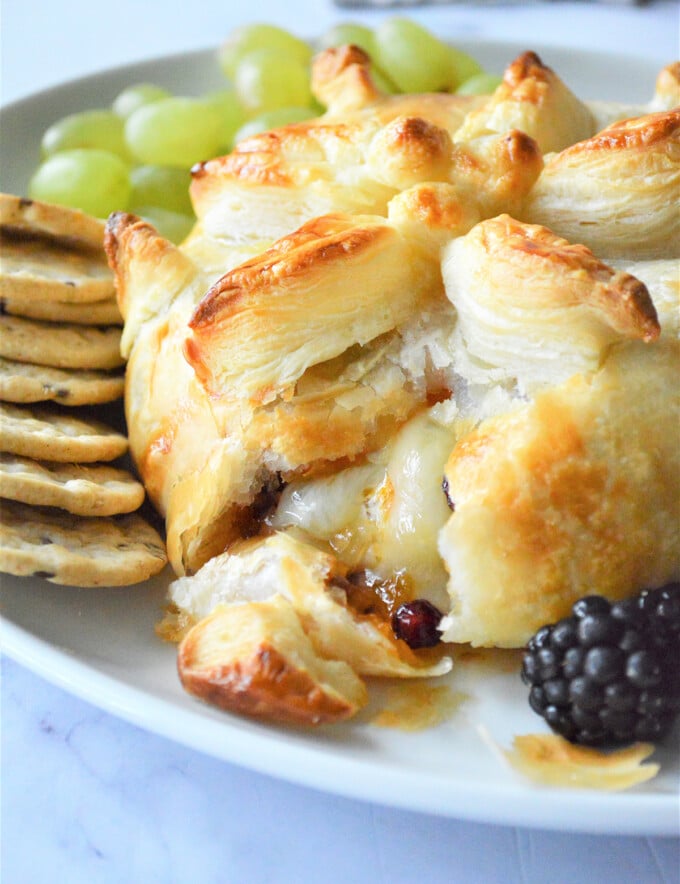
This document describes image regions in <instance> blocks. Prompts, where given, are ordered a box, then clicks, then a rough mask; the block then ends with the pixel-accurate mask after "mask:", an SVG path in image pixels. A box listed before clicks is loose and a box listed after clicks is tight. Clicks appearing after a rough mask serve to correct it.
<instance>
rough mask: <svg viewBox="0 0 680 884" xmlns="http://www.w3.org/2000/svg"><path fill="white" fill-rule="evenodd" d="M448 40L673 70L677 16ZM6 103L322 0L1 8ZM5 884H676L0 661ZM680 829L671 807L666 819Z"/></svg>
mask: <svg viewBox="0 0 680 884" xmlns="http://www.w3.org/2000/svg"><path fill="white" fill-rule="evenodd" d="M408 12H409V14H413V15H414V16H417V17H419V18H421V19H422V20H423V21H424V22H425V23H427V24H429V25H431V26H432V27H434V28H438V29H439V30H440V31H442V32H445V33H447V34H450V35H452V36H455V35H458V36H460V37H468V36H470V37H484V38H488V39H509V40H514V39H522V40H527V41H531V40H535V41H536V42H540V43H557V44H560V45H567V46H574V47H577V48H593V49H598V48H604V49H614V50H617V51H623V52H637V53H643V54H646V55H658V56H659V57H667V58H670V57H672V56H673V55H674V54H677V51H678V46H677V43H678V15H677V14H678V7H677V5H676V4H675V3H667V2H659V3H652V4H650V5H647V6H644V7H641V8H628V7H625V8H622V7H619V6H607V5H602V6H595V5H589V4H585V3H573V4H566V3H550V4H547V3H546V4H538V5H531V6H484V7H482V8H478V9H475V8H473V7H471V6H450V7H441V6H440V7H438V8H436V9H429V10H423V9H417V10H411V9H409V10H408ZM2 13H3V20H2V100H3V102H8V101H11V100H13V99H15V98H18V97H21V96H23V95H27V94H30V93H31V92H33V91H35V90H38V89H41V88H44V87H47V86H49V85H52V84H54V83H56V82H60V81H62V80H64V79H67V78H71V77H75V76H80V75H83V74H87V73H90V72H92V71H94V70H97V69H100V68H103V67H108V66H112V65H117V64H124V63H127V62H130V61H133V60H138V59H142V58H146V57H150V56H158V55H162V54H165V53H168V52H174V51H181V50H184V49H193V48H201V47H204V46H210V45H214V44H215V43H217V42H218V41H219V39H220V38H221V36H222V35H224V34H226V33H227V32H228V30H229V29H230V28H231V27H233V26H234V25H236V24H239V23H241V22H243V21H248V20H252V18H253V16H254V15H256V17H257V18H258V19H259V20H269V21H275V22H279V23H282V24H290V23H291V21H293V22H294V23H295V24H294V27H295V29H296V30H297V31H298V32H300V33H309V34H313V33H316V32H319V31H321V30H323V29H324V28H325V27H327V26H328V25H329V24H330V23H332V22H334V21H336V20H337V19H338V18H340V17H344V18H350V17H351V18H352V19H355V20H356V19H363V20H365V21H367V22H369V23H370V22H375V21H376V20H377V19H378V18H379V17H380V15H381V14H384V13H364V14H357V13H355V12H354V11H344V12H342V11H340V10H337V9H336V8H334V7H333V6H332V5H331V4H330V3H329V2H323V0H318V2H314V0H288V2H281V3H277V2H274V0H269V2H266V0H260V2H259V3H258V4H257V5H256V6H254V5H252V4H250V5H249V4H245V3H238V4H236V3H234V2H230V0H222V2H219V3H218V2H216V0H214V2H213V0H203V2H195V3H193V4H186V3H184V2H180V0H165V2H162V3H161V2H158V0H147V2H144V3H140V2H138V0H117V2H116V3H115V4H106V5H104V4H92V3H85V2H83V0H61V2H59V3H57V2H51V0H32V2H30V0H23V2H21V3H18V2H11V0H8V2H5V3H3V8H2ZM1 798H2V803H1V810H2V854H1V871H2V880H3V882H4V884H42V882H50V884H52V882H68V884H80V882H88V884H90V882H93V884H97V882H115V884H121V882H145V884H147V882H148V884H152V882H161V884H166V882H182V884H183V882H200V884H212V882H216V884H217V882H220V884H221V882H227V884H232V882H233V884H258V882H267V884H269V882H272V884H279V882H281V884H306V882H310V884H312V882H328V884H334V882H340V881H342V882H349V881H351V882H359V884H361V882H372V884H402V882H403V884H407V882H416V881H427V882H431V884H438V882H442V884H443V882H466V884H467V882H472V884H475V882H496V881H499V882H500V881H502V882H521V884H529V882H548V884H553V882H565V884H566V882H575V881H581V880H590V881H593V882H609V881H611V882H617V884H618V882H620V884H628V882H630V884H633V882H635V884H638V882H645V884H648V882H649V884H656V882H659V884H677V882H678V881H680V844H679V842H678V840H677V839H672V838H636V837H628V838H619V837H597V836H587V835H572V834H569V833H555V832H544V831H539V830H534V831H530V830H526V829H520V828H511V827H500V826H489V825H483V824H474V823H467V822H458V821H455V820H448V819H438V818H436V817H432V816H428V815H424V814H415V813H408V812H402V811H395V810H391V809H386V808H382V807H380V806H376V805H371V804H364V803H360V802H355V801H351V800H348V799H344V798H337V797H334V796H329V795H324V794H322V793H318V792H315V791H312V790H309V789H305V788H301V787H298V786H293V785H289V784H287V783H285V782H282V781H277V780H273V779H270V778H268V777H264V776H261V775H259V774H254V773H252V772H249V771H247V770H243V769H239V768H238V767H235V766H232V765H229V764H226V763H224V762H221V761H217V760H215V759H212V758H210V757H207V756H204V755H201V754H199V753H197V752H194V751H192V750H189V749H186V748H184V747H183V746H181V745H178V744H175V743H173V742H170V741H168V740H165V739H163V738H160V737H157V736H155V735H152V734H149V733H146V732H144V731H142V730H139V729H138V728H136V727H134V726H132V725H130V724H128V723H126V722H124V721H122V720H120V719H118V718H115V717H112V716H111V715H108V714H106V713H104V712H102V711H100V710H98V709H97V708H95V707H93V706H91V705H89V704H88V703H85V702H83V701H81V700H79V699H77V698H75V697H73V696H71V695H69V694H66V693H64V692H63V691H61V690H60V689H58V688H55V687H53V686H52V685H51V684H50V683H48V682H47V681H44V680H43V679H42V678H39V677H37V676H35V675H34V674H32V673H31V672H29V671H28V670H26V669H24V668H23V667H21V666H19V665H18V664H17V663H14V662H12V661H11V660H9V659H4V660H3V663H2V795H1ZM679 824H680V808H679Z"/></svg>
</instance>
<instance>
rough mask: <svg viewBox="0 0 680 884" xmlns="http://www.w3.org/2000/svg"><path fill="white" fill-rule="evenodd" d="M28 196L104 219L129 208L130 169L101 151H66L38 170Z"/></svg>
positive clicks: (55, 155)
mask: <svg viewBox="0 0 680 884" xmlns="http://www.w3.org/2000/svg"><path fill="white" fill-rule="evenodd" d="M28 193H29V196H30V197H31V198H32V199H37V200H43V201H44V202H47V203H57V204H58V205H60V206H71V207H72V208H74V209H82V210H83V211H84V212H87V213H88V214H90V215H94V216H95V217H96V218H106V217H107V216H108V215H110V213H111V212H115V211H116V210H119V209H126V208H127V206H128V201H129V198H130V177H129V170H128V167H127V165H126V164H125V163H124V162H123V161H122V160H121V158H120V157H118V156H116V155H115V154H113V153H108V152H107V151H104V150H85V149H82V148H79V149H77V150H66V151H63V152H60V153H56V154H53V155H52V156H51V157H49V158H48V159H47V160H45V162H44V163H43V164H42V165H40V166H39V167H38V169H37V170H36V171H35V173H34V174H33V177H32V178H31V180H30V183H29V186H28Z"/></svg>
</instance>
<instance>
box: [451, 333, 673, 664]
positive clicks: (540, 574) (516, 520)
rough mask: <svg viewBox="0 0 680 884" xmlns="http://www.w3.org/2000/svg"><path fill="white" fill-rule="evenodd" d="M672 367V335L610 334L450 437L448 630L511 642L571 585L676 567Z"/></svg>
mask: <svg viewBox="0 0 680 884" xmlns="http://www.w3.org/2000/svg"><path fill="white" fill-rule="evenodd" d="M679 369H680V348H679V345H678V343H677V342H668V343H661V342H658V343H656V344H653V345H649V346H647V345H644V344H641V343H638V342H632V343H629V344H623V345H619V346H617V347H616V348H615V349H614V350H613V351H612V353H611V355H610V356H609V358H608V359H607V361H606V362H605V364H604V366H603V368H602V369H601V370H600V371H598V372H596V373H595V374H592V375H590V374H578V375H575V376H574V377H572V378H570V379H569V380H567V381H566V382H565V383H563V384H561V385H559V386H557V387H555V388H553V389H551V390H548V391H546V392H543V393H541V394H539V395H538V396H537V397H536V399H535V401H533V402H531V403H528V404H526V405H524V406H523V407H519V408H517V409H516V410H514V411H512V412H511V413H509V414H505V415H501V416H499V417H497V418H491V419H490V420H488V421H486V422H484V423H482V424H481V425H480V426H479V428H478V429H477V430H475V431H474V432H472V433H470V434H469V435H468V436H467V437H465V438H463V439H462V440H461V441H460V442H459V443H458V444H457V445H456V447H455V448H454V450H453V452H452V454H451V456H450V458H449V461H448V463H447V465H446V471H445V475H446V481H447V483H448V494H449V497H450V499H451V501H452V505H453V507H454V511H453V513H452V515H451V517H450V519H449V521H448V523H447V525H446V527H445V528H444V529H443V531H442V533H441V535H440V538H439V549H440V552H441V555H442V557H443V559H444V563H445V565H446V568H447V570H448V572H449V593H450V596H451V610H450V613H449V615H448V617H447V618H446V619H445V621H444V622H443V624H442V629H443V634H444V639H445V640H447V641H453V642H471V643H472V644H474V645H499V646H508V647H517V646H521V645H523V644H524V643H525V642H526V641H527V640H528V639H529V637H530V636H531V635H532V634H533V633H534V632H535V631H536V629H538V628H539V627H540V626H541V625H543V624H545V623H552V622H554V621H556V620H558V619H559V618H560V617H564V616H567V614H568V613H569V609H570V606H571V605H572V604H573V602H574V601H576V599H578V598H580V597H581V596H584V595H589V594H592V593H593V592H596V593H597V594H601V595H605V596H607V597H608V598H610V599H621V598H625V597H627V596H629V595H633V594H634V593H635V592H638V591H639V590H640V589H642V588H644V587H653V586H660V585H663V584H665V583H669V582H671V581H673V580H677V579H678V578H679V577H680V533H679V532H678V524H680V447H679V446H678V426H679V425H680V387H679V386H678V371H679Z"/></svg>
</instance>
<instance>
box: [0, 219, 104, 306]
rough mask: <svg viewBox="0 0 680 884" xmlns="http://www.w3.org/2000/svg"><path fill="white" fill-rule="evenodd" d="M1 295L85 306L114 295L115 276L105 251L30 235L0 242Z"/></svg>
mask: <svg viewBox="0 0 680 884" xmlns="http://www.w3.org/2000/svg"><path fill="white" fill-rule="evenodd" d="M0 257H2V261H1V262H0V296H1V297H3V298H14V299H15V300H17V301H19V300H23V301H30V300H31V299H32V298H38V299H39V300H41V301H64V302H66V303H71V304H72V303H85V302H88V301H103V300H104V299H105V298H112V297H113V295H114V286H113V275H112V273H111V270H110V268H109V266H108V264H107V263H106V258H105V255H104V253H103V252H101V253H100V252H93V251H91V250H89V249H81V250H79V249H73V248H68V247H66V246H64V245H62V244H61V243H58V242H56V241H54V240H47V239H40V238H37V237H29V236H25V235H24V236H8V235H7V233H6V232H4V231H3V233H2V238H1V239H0Z"/></svg>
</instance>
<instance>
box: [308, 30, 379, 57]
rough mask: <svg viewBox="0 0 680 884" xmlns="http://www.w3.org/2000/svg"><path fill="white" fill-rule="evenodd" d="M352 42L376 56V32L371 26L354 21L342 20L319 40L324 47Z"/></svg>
mask: <svg viewBox="0 0 680 884" xmlns="http://www.w3.org/2000/svg"><path fill="white" fill-rule="evenodd" d="M348 43H351V44H352V45H353V46H359V47H360V48H361V49H363V50H364V52H367V53H368V54H369V55H370V56H371V58H375V34H374V33H373V31H372V30H371V28H367V27H365V26H364V25H358V24H354V22H341V23H340V24H338V25H335V27H334V28H330V29H329V30H328V31H326V32H325V33H324V35H323V36H322V37H321V39H320V40H319V45H320V47H321V48H322V49H327V48H328V47H330V46H345V45H347V44H348Z"/></svg>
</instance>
